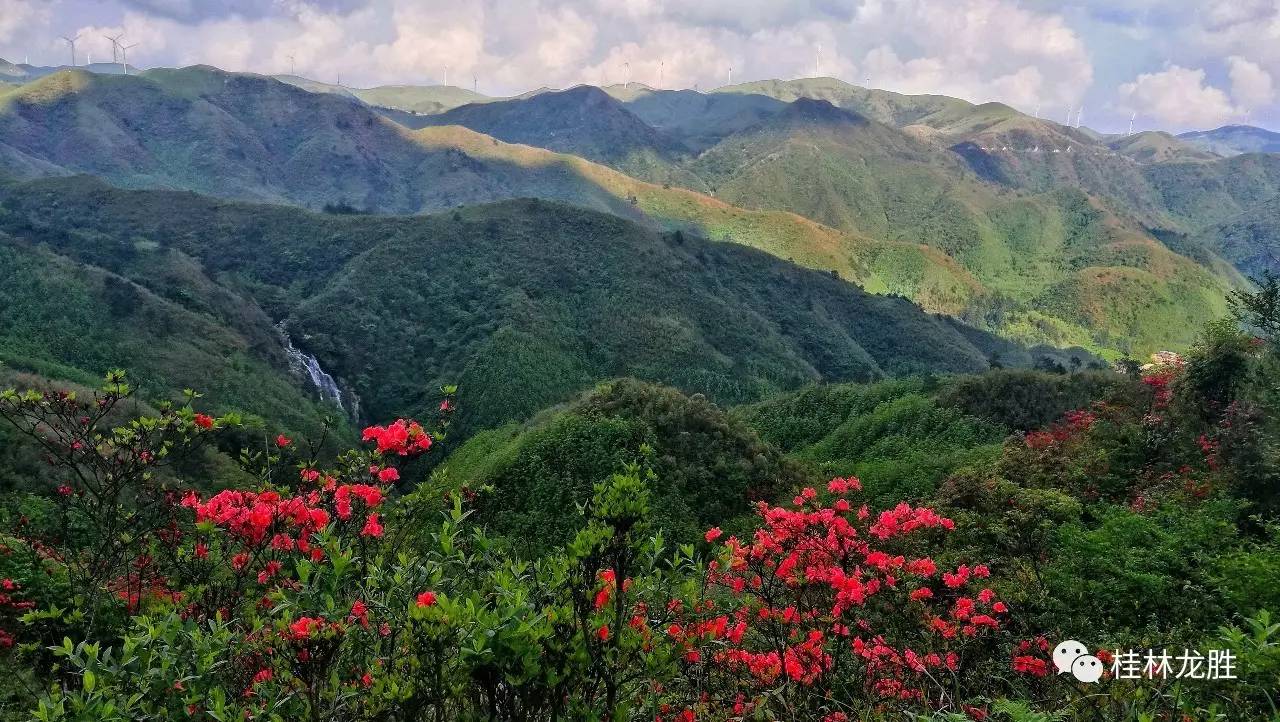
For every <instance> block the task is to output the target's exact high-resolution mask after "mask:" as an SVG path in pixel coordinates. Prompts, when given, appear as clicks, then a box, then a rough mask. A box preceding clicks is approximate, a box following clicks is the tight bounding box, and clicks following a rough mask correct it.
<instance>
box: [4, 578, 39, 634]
mask: <svg viewBox="0 0 1280 722" xmlns="http://www.w3.org/2000/svg"><path fill="white" fill-rule="evenodd" d="M20 591H22V585H21V584H18V583H17V582H15V581H13V580H12V579H4V580H0V615H3V616H5V617H7V616H10V614H12V616H15V617H16V616H21V615H23V614H26V613H27V612H28V611H30V610H32V609H35V606H36V603H35V602H32V601H29V600H22V599H19V598H18V593H19V592H20ZM15 642H16V640H15V639H14V637H13V634H12V633H10V632H9V631H8V630H5V629H3V628H0V649H8V648H10V647H12V646H13V645H14V644H15Z"/></svg>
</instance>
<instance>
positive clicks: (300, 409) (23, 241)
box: [0, 224, 345, 438]
mask: <svg viewBox="0 0 1280 722" xmlns="http://www.w3.org/2000/svg"><path fill="white" fill-rule="evenodd" d="M24 226H25V224H18V225H15V226H13V227H11V228H9V229H8V230H6V231H0V365H4V366H6V367H8V368H9V369H13V370H17V371H23V372H30V373H35V374H39V375H40V376H42V377H44V378H49V379H60V380H64V381H70V382H74V383H79V384H84V385H86V386H89V387H90V388H96V387H97V386H99V385H100V381H101V377H102V375H103V374H104V373H106V372H107V371H108V370H110V369H116V368H119V369H126V370H127V371H128V373H129V380H130V382H131V383H132V384H134V385H135V386H138V387H140V388H141V389H142V392H143V398H146V399H157V398H162V399H177V398H180V396H181V391H182V389H185V388H191V389H197V390H199V391H201V392H202V393H207V394H209V396H210V398H211V399H212V401H211V404H212V406H211V407H212V408H214V409H218V410H222V411H226V410H239V411H243V412H247V413H250V414H253V415H257V416H260V417H263V418H265V419H268V420H269V422H270V423H271V424H272V425H274V426H276V427H277V428H283V429H288V430H292V431H295V432H298V433H306V434H309V435H312V434H314V435H316V436H317V438H318V434H319V431H320V428H321V425H322V422H321V419H322V417H323V416H326V415H327V416H330V417H331V418H333V419H335V420H336V422H337V424H338V427H339V429H341V428H342V426H343V424H344V421H345V420H344V418H343V416H344V414H343V413H341V412H339V411H338V410H337V409H336V408H333V407H330V406H327V405H324V404H321V403H319V402H317V401H314V400H313V396H312V392H311V390H310V389H308V388H307V387H306V384H305V381H304V379H303V378H302V377H301V376H300V375H297V374H294V373H293V372H291V369H290V363H289V360H288V358H287V357H286V353H285V346H284V341H283V339H282V338H281V337H280V335H279V333H278V332H277V330H276V329H275V327H274V326H273V325H272V324H271V322H270V319H269V318H268V317H267V316H266V314H264V313H263V312H262V310H261V309H260V308H259V307H258V306H257V305H256V304H255V303H254V302H253V301H252V300H251V299H247V298H245V297H243V296H240V295H239V294H237V293H235V292H233V291H230V290H229V289H226V288H224V287H222V286H219V285H217V284H215V283H213V282H211V281H210V280H209V279H208V278H206V277H205V276H204V275H203V273H202V272H201V271H200V269H199V266H198V264H197V263H196V262H194V261H193V260H192V259H191V258H190V257H189V256H186V255H185V254H182V253H181V252H178V251H174V250H169V249H161V248H159V247H158V246H155V245H154V244H152V243H150V242H147V241H144V240H141V239H108V238H106V237H104V236H102V235H100V234H92V233H79V232H72V233H70V234H68V235H66V236H64V237H63V238H62V239H61V243H60V244H59V245H60V246H61V247H59V248H57V249H56V250H57V252H55V251H54V250H51V249H50V248H48V247H43V246H41V245H39V243H38V242H37V241H36V240H35V238H36V237H41V236H44V233H43V232H39V233H33V232H32V231H31V230H30V228H29V227H24ZM112 269H114V270H112ZM206 408H209V406H206Z"/></svg>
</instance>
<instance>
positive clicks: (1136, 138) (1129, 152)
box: [1108, 130, 1222, 163]
mask: <svg viewBox="0 0 1280 722" xmlns="http://www.w3.org/2000/svg"><path fill="white" fill-rule="evenodd" d="M1108 145H1109V146H1110V147H1111V149H1112V150H1115V151H1116V152H1118V153H1122V154H1124V155H1126V156H1128V157H1130V158H1133V159H1134V160H1136V161H1140V162H1143V163H1163V162H1166V161H1173V160H1215V159H1217V158H1221V157H1222V156H1221V155H1219V154H1217V153H1213V152H1210V151H1208V150H1203V149H1202V148H1200V147H1199V146H1197V145H1195V144H1193V143H1188V142H1187V141H1185V140H1183V139H1181V138H1177V137H1174V136H1172V135H1170V134H1168V133H1165V132H1162V131H1158V130H1146V131H1142V132H1141V133H1134V134H1133V135H1125V136H1120V137H1119V138H1116V139H1115V140H1112V141H1111V142H1109V143H1108Z"/></svg>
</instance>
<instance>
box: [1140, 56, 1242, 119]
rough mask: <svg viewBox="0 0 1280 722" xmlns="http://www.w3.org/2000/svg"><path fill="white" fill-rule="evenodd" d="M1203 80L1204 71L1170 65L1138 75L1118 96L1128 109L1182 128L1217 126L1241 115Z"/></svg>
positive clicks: (1225, 98) (1221, 93)
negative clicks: (1161, 69) (1153, 71)
mask: <svg viewBox="0 0 1280 722" xmlns="http://www.w3.org/2000/svg"><path fill="white" fill-rule="evenodd" d="M1204 79H1205V72H1204V70H1201V69H1198V68H1184V67H1181V66H1178V65H1171V66H1169V67H1168V68H1166V69H1165V70H1163V71H1161V72H1158V73H1143V74H1141V75H1139V76H1138V77H1137V78H1135V79H1134V80H1133V82H1130V83H1124V84H1123V85H1121V86H1120V87H1119V89H1118V93H1119V97H1120V99H1121V101H1122V102H1123V103H1124V105H1125V107H1126V108H1127V109H1130V110H1133V111H1135V112H1137V113H1138V114H1140V115H1142V116H1144V117H1147V118H1155V119H1156V120H1159V121H1162V122H1164V123H1170V124H1173V125H1175V126H1180V127H1187V126H1190V127H1209V126H1218V125H1223V124H1224V123H1227V122H1229V121H1231V120H1232V119H1235V118H1238V117H1239V116H1240V115H1242V113H1241V111H1240V110H1239V109H1238V108H1236V107H1235V106H1234V105H1232V103H1231V98H1229V97H1228V96H1227V94H1226V93H1225V92H1223V91H1222V90H1220V89H1218V88H1215V87H1213V86H1212V85H1206V84H1205V82H1204Z"/></svg>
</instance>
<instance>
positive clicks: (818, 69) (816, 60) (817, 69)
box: [813, 43, 822, 78]
mask: <svg viewBox="0 0 1280 722" xmlns="http://www.w3.org/2000/svg"><path fill="white" fill-rule="evenodd" d="M813 77H815V78H821V77H822V43H818V50H817V52H815V53H814V54H813Z"/></svg>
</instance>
